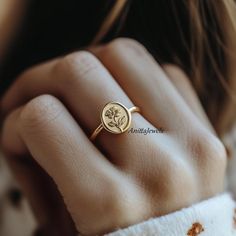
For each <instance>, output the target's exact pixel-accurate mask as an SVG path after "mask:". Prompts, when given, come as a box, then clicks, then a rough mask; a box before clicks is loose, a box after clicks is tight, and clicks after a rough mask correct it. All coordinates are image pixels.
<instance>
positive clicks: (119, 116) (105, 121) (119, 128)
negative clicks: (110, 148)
mask: <svg viewBox="0 0 236 236" xmlns="http://www.w3.org/2000/svg"><path fill="white" fill-rule="evenodd" d="M133 112H140V109H139V107H136V106H134V107H131V108H129V109H128V108H127V107H125V106H124V105H123V104H121V103H119V102H109V103H107V104H106V105H105V106H104V107H103V109H102V112H101V116H100V117H101V124H100V125H99V126H98V127H97V128H96V129H95V130H94V132H93V133H92V135H91V136H90V140H91V141H93V140H94V139H95V138H96V137H97V135H98V134H99V133H100V132H101V131H102V129H105V130H107V131H108V132H110V133H113V134H121V133H124V132H125V131H127V130H128V128H129V127H130V125H131V113H133Z"/></svg>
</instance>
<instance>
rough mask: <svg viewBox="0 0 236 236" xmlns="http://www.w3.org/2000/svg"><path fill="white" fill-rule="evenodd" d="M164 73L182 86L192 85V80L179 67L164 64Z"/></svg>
mask: <svg viewBox="0 0 236 236" xmlns="http://www.w3.org/2000/svg"><path fill="white" fill-rule="evenodd" d="M162 68H163V69H164V71H165V72H166V73H167V75H169V79H170V80H176V79H177V80H178V82H179V83H181V84H187V85H189V86H190V85H191V83H190V79H189V78H188V76H187V75H186V73H185V72H184V71H183V70H182V69H181V68H180V67H179V66H177V65H174V64H164V65H162Z"/></svg>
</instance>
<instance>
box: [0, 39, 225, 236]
mask: <svg viewBox="0 0 236 236" xmlns="http://www.w3.org/2000/svg"><path fill="white" fill-rule="evenodd" d="M91 51H92V52H93V53H94V55H95V56H94V55H93V54H91V53H89V52H85V51H80V52H76V53H72V54H70V55H68V56H65V57H63V58H57V59H54V60H52V61H50V62H47V63H44V64H42V65H38V66H35V67H34V68H31V69H29V70H28V71H26V72H25V73H23V74H22V75H21V76H20V77H19V78H18V79H17V80H16V82H15V83H14V84H13V85H12V87H11V88H10V89H9V90H8V91H7V93H6V94H5V96H4V97H3V99H2V103H1V104H2V106H1V107H2V111H3V113H4V114H5V117H6V118H5V122H4V125H3V132H2V146H3V148H4V152H5V154H6V156H7V157H8V160H9V163H10V165H11V166H12V169H13V170H14V172H15V174H16V175H17V176H18V179H19V181H20V182H21V184H22V187H23V189H24V191H25V193H26V195H27V196H28V198H29V200H30V202H31V204H32V206H33V207H34V210H35V212H36V215H37V216H38V218H39V220H40V225H42V226H44V227H45V229H51V230H52V228H54V231H53V230H52V231H51V233H50V235H53V233H52V232H56V230H58V232H57V233H55V235H71V234H72V233H71V231H70V230H71V225H70V220H69V217H68V216H67V213H66V210H65V206H66V208H67V209H68V211H69V213H70V215H71V217H72V219H73V221H74V223H75V225H76V228H77V230H78V231H79V232H81V233H82V234H84V235H94V234H99V233H100V234H101V233H105V232H110V231H113V230H115V229H116V228H117V227H126V226H128V225H132V224H135V223H138V222H141V221H144V220H146V219H148V218H150V217H155V216H161V215H165V214H167V213H170V212H173V211H175V210H178V209H181V208H183V207H187V206H189V205H191V204H193V203H196V202H198V201H201V200H203V199H206V198H209V197H211V196H213V195H215V194H218V193H220V192H221V191H222V189H223V182H224V174H225V166H226V154H225V149H224V147H223V145H222V143H221V142H220V141H219V139H218V138H217V137H216V135H215V133H214V131H213V128H212V127H211V125H210V124H209V122H208V120H207V118H206V116H205V114H204V112H203V110H202V108H201V106H200V104H199V101H198V99H197V98H196V95H195V93H194V91H193V89H192V88H191V85H190V83H189V81H188V79H187V78H186V76H185V75H184V73H183V72H181V71H180V70H179V69H178V68H176V67H174V66H164V67H163V68H164V69H163V68H161V67H160V66H159V65H158V64H157V63H156V62H155V61H154V59H153V58H152V57H151V55H150V54H149V53H148V52H147V51H146V50H145V49H144V48H143V46H141V45H140V44H139V43H137V42H135V41H133V40H129V39H117V40H115V41H113V42H111V43H109V44H108V45H105V46H101V47H99V48H95V49H91ZM97 58H99V60H100V61H101V62H100V61H99V60H98V59H97ZM108 71H109V72H108ZM109 101H119V102H121V103H123V104H124V105H125V106H126V107H132V106H134V105H136V106H139V107H140V108H141V112H142V113H141V114H139V113H133V114H132V122H133V123H132V127H133V128H148V127H149V128H150V129H156V128H162V129H163V130H164V133H158V134H156V133H155V134H148V135H143V134H131V133H124V134H121V135H114V134H110V133H108V132H106V131H102V133H100V134H99V136H98V137H97V139H96V142H95V143H92V142H91V141H90V140H89V139H88V136H89V135H90V134H91V133H92V131H93V130H94V129H95V128H96V127H97V126H98V124H99V123H100V118H99V113H100V111H101V109H102V108H103V106H104V104H106V103H107V102H109ZM36 163H37V164H36ZM46 173H47V174H46ZM49 176H50V177H51V178H52V180H53V181H51V179H50V177H49ZM55 186H56V187H55ZM58 192H60V194H61V195H62V197H63V201H62V200H61V198H60V195H59V194H58ZM64 204H65V205H64ZM59 216H60V217H59ZM52 219H53V220H52ZM65 219H68V220H67V221H66V220H65ZM58 222H61V223H60V224H59V226H58ZM66 222H67V223H66ZM54 226H55V227H54ZM55 228H56V229H55ZM62 228H63V229H62ZM65 232H67V234H65ZM68 232H70V234H69V233H68Z"/></svg>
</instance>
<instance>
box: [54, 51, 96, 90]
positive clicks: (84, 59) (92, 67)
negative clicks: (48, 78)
mask: <svg viewBox="0 0 236 236" xmlns="http://www.w3.org/2000/svg"><path fill="white" fill-rule="evenodd" d="M99 66H100V63H99V61H98V59H97V58H96V57H95V56H94V55H93V54H92V53H90V52H87V51H79V52H75V53H72V54H69V55H67V56H65V57H63V58H61V59H60V60H59V61H58V62H57V63H56V64H55V65H54V68H53V72H54V73H55V74H56V75H58V78H59V80H60V81H59V84H62V85H63V86H67V85H70V86H74V83H76V84H77V83H78V81H79V80H80V79H82V78H88V77H90V75H91V74H95V73H96V71H97V70H98V68H99Z"/></svg>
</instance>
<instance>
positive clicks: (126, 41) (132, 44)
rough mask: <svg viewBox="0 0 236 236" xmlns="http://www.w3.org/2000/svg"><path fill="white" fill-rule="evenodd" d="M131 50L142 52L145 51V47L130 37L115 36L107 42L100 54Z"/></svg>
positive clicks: (137, 52)
mask: <svg viewBox="0 0 236 236" xmlns="http://www.w3.org/2000/svg"><path fill="white" fill-rule="evenodd" d="M127 49H128V50H131V51H133V52H134V53H136V54H139V55H140V54H141V55H142V54H144V53H146V52H147V50H146V48H145V47H144V46H143V45H142V44H141V43H139V42H138V41H136V40H134V39H131V38H117V39H114V40H113V41H111V42H110V43H108V44H107V45H106V46H105V47H104V48H103V50H102V52H101V56H106V57H107V56H111V55H114V54H117V53H120V52H123V51H124V50H125V51H126V50H127Z"/></svg>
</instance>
